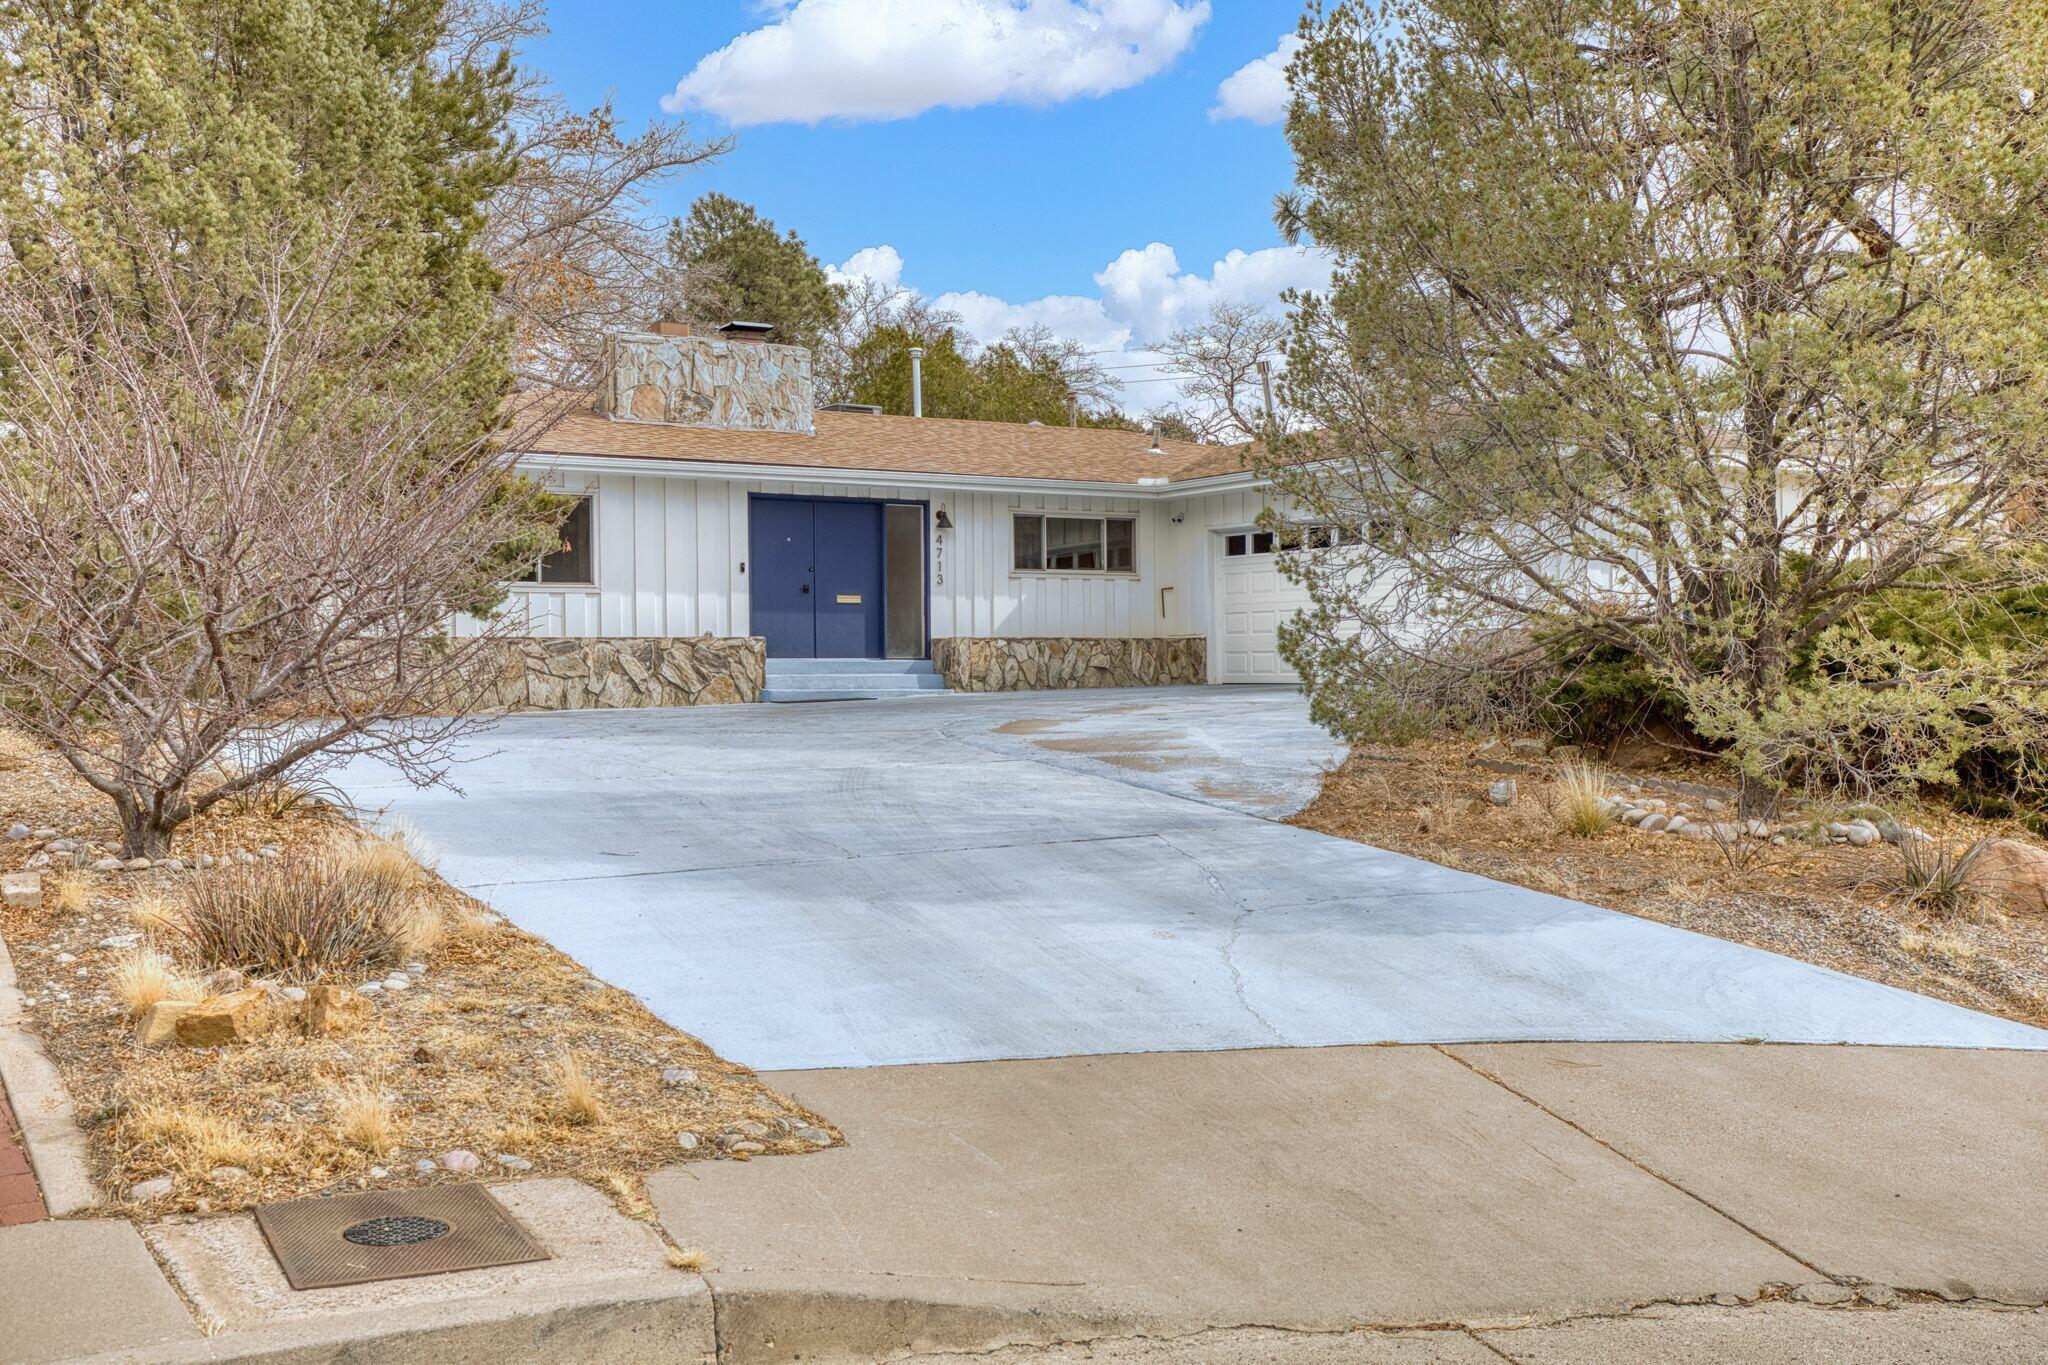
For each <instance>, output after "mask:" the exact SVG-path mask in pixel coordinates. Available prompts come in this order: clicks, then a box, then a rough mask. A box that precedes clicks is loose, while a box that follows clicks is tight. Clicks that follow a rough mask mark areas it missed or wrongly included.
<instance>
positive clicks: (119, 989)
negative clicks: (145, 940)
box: [114, 949, 206, 1019]
mask: <svg viewBox="0 0 2048 1365" xmlns="http://www.w3.org/2000/svg"><path fill="white" fill-rule="evenodd" d="M114 994H115V995H117V996H118V997H120V1000H121V1008H122V1010H123V1011H124V1012H125V1013H126V1014H127V1016H128V1017H129V1018H130V1019H140V1018H141V1017H142V1016H143V1015H144V1014H147V1013H148V1012H149V1008H150V1006H152V1005H160V1004H162V1003H163V1002H164V1001H166V1000H201V999H204V998H205V996H206V985H205V983H204V982H202V981H200V980H199V979H198V978H197V977H195V976H192V975H190V974H189V973H187V972H183V971H180V970H179V968H178V964H177V963H175V962H173V961H171V959H169V958H167V957H165V956H164V955H163V954H162V953H157V952H151V951H149V950H148V949H137V950H135V951H134V952H131V953H130V954H128V956H127V957H125V958H122V959H121V961H120V963H119V964H118V965H117V966H116V967H115V968H114Z"/></svg>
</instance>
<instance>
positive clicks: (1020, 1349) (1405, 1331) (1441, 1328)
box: [894, 1285, 2038, 1362]
mask: <svg viewBox="0 0 2048 1365" xmlns="http://www.w3.org/2000/svg"><path fill="white" fill-rule="evenodd" d="M1791 1288H1792V1287H1791V1286H1788V1285H1766V1286H1763V1287H1762V1288H1760V1289H1759V1290H1758V1292H1757V1293H1756V1294H1755V1295H1754V1296H1752V1297H1749V1298H1745V1299H1742V1300H1740V1301H1739V1302H1736V1303H1716V1302H1715V1301H1713V1300H1712V1299H1701V1298H1652V1299H1641V1300H1637V1301H1634V1302H1631V1303H1629V1304H1628V1305H1626V1306H1625V1307H1621V1308H1614V1309H1604V1310H1599V1311H1587V1312H1578V1313H1562V1314H1558V1315H1555V1316H1546V1317H1531V1318H1528V1319H1524V1320H1520V1321H1514V1322H1506V1321H1485V1320H1472V1321H1466V1322H1456V1321H1426V1322H1425V1321H1399V1320H1361V1321H1357V1322H1351V1323H1347V1324H1345V1325H1344V1326H1342V1327H1302V1326H1297V1325H1290V1324H1287V1323H1280V1322H1260V1321H1240V1322H1219V1323H1210V1324H1207V1325H1205V1326H1201V1327H1191V1328H1189V1329H1188V1330H1186V1331H1137V1330H1132V1331H1105V1332H1099V1333H1094V1334H1081V1333H1071V1334H1068V1335H1064V1336H1059V1337H1055V1338H1051V1339H1048V1340H1043V1341H1005V1342H998V1343H995V1344H993V1345H990V1346H986V1347H979V1348H949V1349H942V1350H938V1351H932V1352H919V1353H915V1354H912V1355H899V1356H896V1357H894V1359H896V1360H898V1361H945V1360H978V1359H984V1358H987V1357H990V1356H995V1355H998V1354H1000V1353H1002V1352H1005V1351H1008V1352H1017V1353H1027V1352H1028V1353H1032V1354H1039V1355H1049V1354H1051V1353H1053V1352H1055V1351H1061V1350H1065V1349H1066V1348H1068V1347H1073V1346H1085V1347H1095V1346H1104V1345H1112V1344H1115V1343H1119V1342H1158V1343H1161V1344H1172V1343H1176V1342H1193V1341H1197V1340H1199V1339H1201V1338H1203V1337H1214V1336H1220V1335H1223V1334H1226V1333H1231V1332H1272V1333H1276V1334H1280V1335H1285V1336H1292V1337H1321V1338H1330V1339H1333V1340H1334V1339H1337V1338H1341V1337H1348V1336H1358V1335H1362V1334H1368V1333H1371V1334H1380V1335H1387V1336H1393V1335H1417V1334H1424V1333H1436V1334H1442V1335H1445V1336H1462V1337H1465V1338H1468V1339H1469V1340H1471V1341H1472V1342H1474V1343H1475V1344H1477V1345H1479V1346H1482V1347H1484V1348H1485V1349H1486V1350H1487V1351H1488V1352H1489V1353H1491V1354H1492V1355H1495V1356H1498V1357H1499V1358H1500V1359H1502V1360H1505V1361H1510V1362H1515V1361H1516V1360H1517V1357H1516V1356H1514V1355H1513V1354H1511V1353H1510V1352H1509V1351H1508V1350H1506V1349H1505V1348H1503V1346H1502V1345H1501V1344H1500V1343H1498V1342H1495V1341H1491V1340H1488V1334H1501V1335H1505V1334H1507V1333H1512V1332H1541V1331H1547V1330H1551V1329H1554V1328H1558V1327H1568V1326H1571V1325H1573V1324H1577V1323H1586V1322H1628V1321H1633V1320H1638V1319H1646V1318H1647V1316H1648V1315H1650V1314H1652V1313H1655V1312H1659V1311H1660V1310H1669V1309H1680V1310H1691V1311H1697V1312H1701V1313H1706V1312H1710V1311H1720V1312H1755V1311H1759V1310H1761V1309H1764V1308H1768V1307H1783V1308H1792V1309H1796V1310H1801V1311H1805V1312H1812V1313H1841V1312H1856V1313H1894V1312H1899V1311H1901V1310H1902V1309H1905V1308H1908V1307H1912V1308H1921V1309H1928V1308H1932V1309H1936V1310H1941V1309H1946V1310H1950V1311H1954V1312H2012V1311H2016V1310H2017V1311H2027V1310H2028V1309H2029V1308H2033V1307H2034V1306H2032V1305H2015V1304H1995V1305H1992V1306H1983V1305H1982V1304H1980V1303H1979V1302H1978V1301H1975V1300H1972V1301H1969V1302H1964V1303H1956V1302H1953V1301H1949V1300H1944V1299H1941V1298H1938V1297H1934V1296H1929V1297H1927V1298H1924V1299H1923V1298H1915V1299H1912V1300H1910V1301H1902V1302H1901V1303H1899V1304H1897V1305H1893V1306H1889V1307H1879V1306H1876V1305H1872V1304H1864V1303H1843V1304H1804V1303H1799V1302H1797V1301H1796V1300H1793V1299H1791V1298H1789V1297H1788V1295H1789V1293H1790V1291H1791ZM1990 1302H1991V1301H1984V1303H1986V1304H1989V1303H1990ZM2035 1311H2038V1309H2035ZM1654 1320H1657V1321H1665V1322H1669V1321H1673V1319H1671V1318H1669V1317H1664V1318H1657V1319H1654Z"/></svg>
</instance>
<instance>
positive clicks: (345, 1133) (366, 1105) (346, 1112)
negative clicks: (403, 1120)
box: [334, 1080, 398, 1156]
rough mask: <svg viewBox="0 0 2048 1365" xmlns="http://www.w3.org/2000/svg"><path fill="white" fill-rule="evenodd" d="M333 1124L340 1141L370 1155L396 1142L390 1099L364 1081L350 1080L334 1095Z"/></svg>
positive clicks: (376, 1154)
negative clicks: (339, 1135) (340, 1138)
mask: <svg viewBox="0 0 2048 1365" xmlns="http://www.w3.org/2000/svg"><path fill="white" fill-rule="evenodd" d="M334 1127H335V1130H336V1131H337V1132H339V1133H340V1134H341V1137H342V1140H343V1141H345V1142H348V1143H349V1144H351V1145H353V1146H356V1147H360V1148H362V1149H363V1150H364V1151H366V1152H368V1153H370V1154H371V1155H372V1156H382V1155H384V1154H385V1153H386V1152H388V1151H390V1150H391V1149H392V1148H393V1147H396V1146H397V1145H398V1120H397V1118H396V1117H395V1116H394V1115H393V1114H392V1112H391V1102H390V1101H389V1100H387V1099H386V1098H384V1096H383V1095H382V1094H381V1093H380V1092H379V1091H378V1090H377V1089H376V1088H375V1087H373V1086H372V1085H371V1084H370V1083H369V1082H368V1081H365V1080H357V1081H353V1082H350V1083H349V1084H348V1085H346V1086H344V1087H342V1089H341V1091H340V1093H339V1094H338V1095H337V1096H336V1097H335V1100H334Z"/></svg>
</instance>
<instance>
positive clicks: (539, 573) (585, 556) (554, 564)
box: [520, 497, 597, 587]
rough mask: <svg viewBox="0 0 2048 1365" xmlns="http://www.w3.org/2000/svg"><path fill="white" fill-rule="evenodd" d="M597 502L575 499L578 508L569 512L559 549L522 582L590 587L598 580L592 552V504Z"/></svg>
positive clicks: (589, 499) (563, 527)
mask: <svg viewBox="0 0 2048 1365" xmlns="http://www.w3.org/2000/svg"><path fill="white" fill-rule="evenodd" d="M594 501H595V499H592V498H587V497H584V498H578V499H576V505H575V506H574V507H572V508H570V509H569V515H568V517H567V518H566V519H564V521H563V522H562V539H561V544H560V546H559V548H557V549H554V550H551V551H549V552H548V553H547V554H544V555H542V556H541V557H540V563H539V564H537V565H535V566H534V568H533V570H532V571H531V572H529V573H528V574H527V575H526V576H525V577H524V578H523V579H521V580H520V581H521V582H523V583H562V584H570V585H575V586H580V587H588V586H590V585H591V584H593V583H595V582H596V581H597V560H596V558H595V556H593V555H592V553H591V543H590V527H591V504H592V502H594Z"/></svg>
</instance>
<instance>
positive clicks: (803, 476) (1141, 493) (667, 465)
mask: <svg viewBox="0 0 2048 1365" xmlns="http://www.w3.org/2000/svg"><path fill="white" fill-rule="evenodd" d="M515 459H516V463H517V464H518V465H519V466H520V467H521V468H522V469H535V470H543V471H546V472H548V473H562V474H600V475H602V474H612V475H627V476H634V477H641V478H646V477H659V476H664V475H665V476H668V477H671V478H689V479H725V480H737V481H747V480H763V479H765V480H773V481H775V482H777V483H822V484H877V483H893V484H901V485H904V486H907V487H919V488H957V489H963V490H967V491H970V492H989V493H1043V492H1048V491H1051V492H1060V493H1097V494H1107V495H1110V496H1114V497H1120V498H1141V499H1158V498H1174V497H1189V496H1192V495H1194V494H1197V493H1215V492H1223V491H1227V490H1229V489H1233V488H1250V487H1254V486H1256V485H1257V484H1259V483H1263V482H1264V480H1262V479H1260V478H1259V477H1258V476H1257V475H1255V474H1249V473H1240V474H1223V475H1218V476H1216V477H1214V478H1207V479H1193V480H1190V481H1188V482H1187V483H1172V484H1164V485H1153V484H1136V483H1112V482H1102V481H1096V480H1089V479H1022V478H1007V479H1006V478H1000V477H994V476H990V475H985V474H917V473H912V472H909V471H907V470H901V469H820V468H818V467H817V466H815V465H774V464H726V463H718V462H713V461H704V460H687V461H686V460H649V459H636V458H633V457H631V456H616V455H560V454H547V455H534V454H526V455H519V456H517V457H515Z"/></svg>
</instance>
